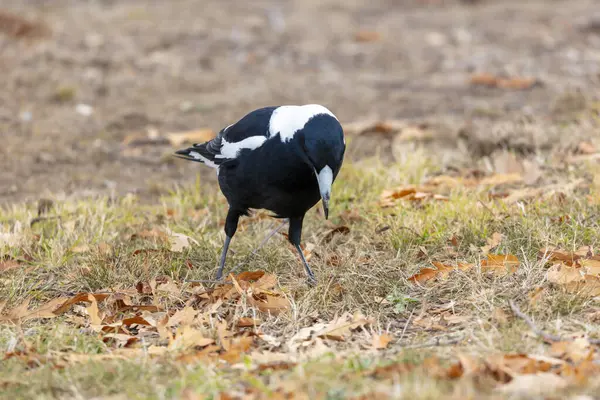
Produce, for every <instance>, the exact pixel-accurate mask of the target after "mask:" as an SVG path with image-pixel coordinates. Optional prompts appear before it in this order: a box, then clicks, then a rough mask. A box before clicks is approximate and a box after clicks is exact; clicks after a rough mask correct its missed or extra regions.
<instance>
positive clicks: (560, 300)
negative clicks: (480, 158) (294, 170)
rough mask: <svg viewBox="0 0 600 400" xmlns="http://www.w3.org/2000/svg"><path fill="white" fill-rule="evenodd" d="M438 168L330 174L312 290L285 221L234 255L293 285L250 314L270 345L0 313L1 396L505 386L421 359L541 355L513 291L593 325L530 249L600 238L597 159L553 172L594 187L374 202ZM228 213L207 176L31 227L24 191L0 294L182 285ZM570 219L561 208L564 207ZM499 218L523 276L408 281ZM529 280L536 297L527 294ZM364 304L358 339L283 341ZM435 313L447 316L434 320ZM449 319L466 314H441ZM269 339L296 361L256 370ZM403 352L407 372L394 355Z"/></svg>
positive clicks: (300, 393) (210, 261) (481, 237)
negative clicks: (365, 319)
mask: <svg viewBox="0 0 600 400" xmlns="http://www.w3.org/2000/svg"><path fill="white" fill-rule="evenodd" d="M439 172H440V167H439V166H436V164H435V160H433V159H430V158H428V157H427V156H426V155H425V153H423V152H421V153H416V154H414V156H413V157H409V158H408V159H407V160H405V161H404V162H403V163H399V164H394V165H387V166H383V165H381V164H380V163H378V162H376V161H373V160H364V161H361V162H357V163H348V164H346V165H345V167H344V169H343V171H342V173H341V175H340V177H339V180H338V181H337V182H336V184H335V185H334V193H333V200H332V205H333V208H332V210H331V215H332V218H331V220H330V221H328V222H325V221H324V220H323V218H322V216H321V215H320V212H319V210H318V209H317V207H315V209H313V210H311V212H309V214H308V216H307V220H306V225H305V228H304V238H303V241H304V243H307V244H310V245H311V246H309V247H310V248H312V260H311V263H312V266H313V269H314V271H315V273H316V275H317V276H318V278H319V285H318V286H317V287H315V288H310V287H307V285H306V282H305V277H304V272H303V269H302V267H301V265H300V263H299V261H298V260H297V258H296V256H295V255H294V253H293V252H292V251H291V249H290V246H289V245H287V243H286V241H285V238H283V237H282V236H275V237H274V238H273V239H272V240H271V241H270V242H269V243H268V244H267V245H266V246H264V247H263V248H262V249H260V250H259V251H258V252H257V254H256V255H255V256H253V257H251V258H250V259H249V262H247V263H246V264H244V265H243V266H242V268H241V270H256V269H261V270H265V271H267V272H269V273H273V274H275V275H277V277H278V280H279V285H280V287H281V289H282V290H283V291H284V292H285V293H286V294H287V295H288V296H289V297H290V298H291V299H292V300H291V304H292V306H291V309H290V310H289V311H286V312H284V313H282V314H281V315H279V316H277V317H274V316H267V315H261V326H260V329H261V331H263V332H266V333H268V334H270V335H272V336H274V337H276V338H278V340H280V341H282V342H283V345H282V347H281V348H280V350H274V351H271V350H270V349H268V348H267V347H264V346H263V347H261V348H260V349H259V350H258V353H248V354H247V355H245V356H243V357H242V359H241V360H240V361H239V362H237V363H234V364H233V365H232V364H227V363H223V362H221V363H214V364H211V363H204V362H181V359H179V358H177V357H176V355H174V354H170V353H166V354H164V355H162V356H160V357H158V358H156V357H153V358H150V357H149V356H148V355H147V354H146V355H144V354H143V353H135V355H132V356H127V357H117V356H118V354H120V353H119V351H118V349H115V347H114V346H111V344H110V343H107V342H106V341H104V340H103V337H102V336H101V335H99V334H98V332H96V331H93V330H90V329H87V328H85V326H86V324H83V326H84V327H81V326H80V325H78V324H77V323H74V321H75V320H76V318H79V319H82V318H83V317H85V313H84V314H83V317H82V315H81V312H80V313H79V314H80V315H79V316H78V315H71V314H68V315H64V316H61V317H57V318H54V319H49V320H43V319H34V320H30V321H26V322H23V323H6V324H4V325H2V326H0V349H3V350H5V351H6V352H7V354H8V353H9V352H13V353H14V352H15V351H22V352H23V354H25V353H26V354H27V356H23V357H12V358H8V359H5V360H4V361H3V362H2V363H0V388H2V391H1V393H2V394H0V396H1V397H4V398H57V397H58V398H91V397H111V398H113V397H114V398H157V399H162V398H204V397H206V398H219V396H224V395H223V393H228V395H230V396H232V397H233V398H236V397H241V396H243V395H246V396H255V397H273V398H276V396H279V397H280V398H291V397H289V396H291V395H290V393H292V394H295V396H296V397H299V398H313V397H318V398H327V399H337V398H348V397H353V398H354V397H356V398H359V397H360V396H364V398H371V397H373V398H376V397H379V398H381V396H383V395H384V394H385V395H386V396H388V397H391V398H419V399H428V398H431V399H435V398H440V397H455V398H485V397H490V398H492V397H498V396H503V395H502V394H500V393H499V392H497V390H496V388H497V384H495V383H489V382H485V380H483V381H482V380H478V379H457V380H448V379H439V377H436V376H432V373H431V370H432V367H428V365H430V364H428V363H431V362H432V361H431V360H433V359H435V360H439V361H436V362H435V364H431V365H434V366H435V368H442V367H441V366H447V365H450V363H452V362H454V361H455V360H456V357H457V356H458V355H459V354H471V355H478V356H480V357H486V356H488V355H491V354H496V353H514V352H517V353H540V354H542V353H545V352H547V348H548V346H547V345H545V344H543V342H542V341H541V340H540V339H538V338H536V337H533V336H532V335H531V334H528V332H529V329H528V327H527V326H526V325H525V323H524V322H523V321H521V320H519V319H515V318H513V317H512V315H511V312H510V308H509V307H508V303H507V302H508V300H510V299H513V300H515V301H517V303H518V304H520V306H521V307H522V309H523V310H524V311H526V312H527V313H528V315H530V316H531V318H532V319H533V320H534V321H535V323H536V324H537V325H538V326H539V327H540V328H543V329H545V330H547V331H548V332H552V333H557V334H562V335H569V334H574V335H587V336H590V337H596V338H597V337H600V329H599V328H598V326H597V324H596V323H595V322H594V321H595V320H594V318H595V317H594V313H596V314H597V313H598V310H599V305H598V302H597V300H596V299H594V298H590V297H585V296H582V295H578V294H577V293H570V292H566V291H565V290H564V289H563V288H562V287H559V286H556V285H552V284H550V283H549V282H548V281H547V280H546V277H545V268H546V265H545V264H546V263H545V262H544V260H540V259H539V257H538V251H539V250H540V249H541V248H544V247H549V246H560V247H562V248H565V249H568V250H575V249H577V248H579V247H580V246H592V248H597V246H598V242H599V241H600V229H598V228H599V227H598V222H597V218H596V217H597V215H598V213H599V211H600V202H598V201H597V198H598V197H597V194H598V192H597V190H598V189H597V188H596V187H595V186H594V184H593V182H594V177H596V176H598V172H599V170H598V168H597V167H596V166H594V165H583V166H569V167H568V168H564V169H562V170H561V171H560V173H558V174H556V173H555V174H553V175H552V176H546V177H545V179H546V178H547V179H550V178H551V179H552V181H558V182H565V185H566V184H567V183H568V182H570V181H572V180H573V179H575V178H578V177H583V178H584V179H585V180H586V182H588V184H587V185H586V186H585V188H583V189H578V190H575V191H572V190H566V193H565V194H564V195H554V196H550V197H545V198H542V197H539V198H535V199H533V200H532V201H528V202H522V203H521V204H519V205H514V204H505V203H504V202H503V201H502V200H499V199H496V200H494V199H492V200H490V199H489V196H488V188H481V187H475V188H466V187H461V186H457V187H454V188H452V189H451V190H450V191H449V200H448V201H439V202H437V201H424V202H422V203H420V202H410V201H400V202H399V203H398V205H397V206H395V207H392V208H382V207H381V206H380V205H379V202H378V201H379V195H380V194H381V192H382V191H383V190H384V189H389V188H393V187H395V186H398V185H404V184H420V183H423V182H424V181H426V180H427V179H428V178H429V177H431V176H432V175H434V174H436V173H439ZM513 189H514V188H512V187H506V188H503V190H506V191H511V190H513ZM225 212H226V204H225V202H224V199H223V198H222V196H221V195H220V194H219V193H218V192H217V191H216V188H213V187H211V186H209V185H205V184H204V183H203V182H202V181H201V180H200V179H198V180H197V182H196V185H194V186H191V187H188V188H179V189H177V190H175V191H174V192H173V193H171V194H169V195H167V196H165V197H164V198H162V199H161V201H160V202H158V203H156V204H150V205H147V204H143V203H142V202H140V201H139V199H137V198H136V197H135V196H133V195H128V196H125V197H124V198H116V199H111V198H94V199H83V200H68V201H62V202H57V203H56V204H54V206H53V208H52V209H51V210H50V211H49V213H48V214H47V215H45V217H46V219H42V220H40V221H39V222H36V223H34V224H33V226H30V221H32V220H33V219H34V218H36V217H37V210H36V209H35V208H34V207H32V206H30V205H25V204H18V205H14V206H12V207H10V208H8V209H3V210H0V228H1V229H2V232H4V235H3V236H0V237H3V238H5V241H6V242H7V243H8V242H10V244H4V245H3V246H1V247H0V260H2V259H4V260H9V259H10V260H12V259H15V260H21V261H20V265H19V266H18V267H17V268H13V269H10V270H7V271H5V272H2V275H1V276H0V300H2V302H6V304H5V307H4V308H5V310H9V309H12V308H14V307H16V306H18V305H19V304H21V303H23V301H25V300H26V299H31V304H41V303H43V302H45V301H49V300H51V299H53V298H56V297H59V296H65V295H67V296H69V295H73V294H75V293H78V292H98V291H119V290H126V289H129V288H133V287H135V286H136V284H137V283H138V282H145V281H146V282H147V281H151V280H152V279H156V278H157V277H160V276H167V277H169V278H170V279H171V280H173V281H174V282H178V284H180V285H182V287H190V288H191V286H189V285H190V284H187V283H184V282H185V281H187V280H191V279H212V277H213V275H214V273H215V269H216V260H217V258H218V255H219V253H220V249H221V245H222V241H223V237H224V234H223V233H222V225H223V220H224V217H225ZM261 215H262V214H258V215H257V216H256V217H253V218H251V219H249V221H246V222H244V223H243V225H242V226H241V227H240V229H239V230H238V233H237V234H236V236H235V238H234V240H233V242H232V250H233V251H232V252H231V253H230V258H229V259H228V263H227V268H228V269H231V268H233V266H235V265H237V264H238V263H240V262H242V261H244V260H246V259H247V256H248V254H250V253H251V252H252V250H253V249H255V248H256V247H257V246H258V244H259V243H260V241H261V240H262V237H263V236H264V235H265V234H266V233H267V232H268V231H269V229H270V227H271V225H272V223H273V221H272V220H271V219H270V218H263V217H261ZM564 216H570V217H569V218H567V217H565V218H560V217H564ZM340 225H344V226H347V227H349V228H350V231H349V233H347V234H334V235H331V234H330V231H331V230H332V228H334V227H336V226H340ZM155 228H160V229H170V230H171V231H174V232H178V233H182V234H185V235H188V236H190V237H192V238H194V239H195V240H196V241H197V244H195V245H193V246H191V247H189V248H187V249H185V250H184V251H183V252H172V251H170V250H169V245H168V244H165V243H164V242H162V241H160V240H155V239H152V238H145V237H137V238H133V239H132V235H134V234H138V236H141V235H140V233H141V232H144V231H150V230H152V229H155ZM494 232H500V233H501V234H503V235H504V240H503V241H502V242H501V244H500V245H499V246H498V247H497V248H495V249H493V251H492V252H493V253H499V254H514V255H516V256H517V257H518V258H519V260H520V262H521V265H520V267H519V269H518V270H517V272H516V273H514V274H509V275H506V276H495V275H492V276H490V275H489V274H486V273H483V272H481V271H480V270H479V269H478V268H475V269H472V270H469V271H464V272H462V271H458V272H455V273H453V274H451V275H450V277H449V278H448V279H446V280H440V281H436V282H433V283H431V284H427V285H425V286H419V285H414V284H412V283H411V282H409V281H408V278H409V277H410V276H411V275H413V274H415V273H416V272H418V271H419V270H420V269H421V268H424V267H429V266H430V265H431V262H432V261H440V262H444V263H447V264H456V263H458V262H468V263H475V264H477V265H479V264H480V262H481V260H482V259H483V258H485V255H484V254H483V253H482V251H481V246H483V245H485V244H486V240H487V239H488V238H489V237H490V236H491V235H492V234H493V233H494ZM0 243H1V242H0ZM186 285H188V286H186ZM534 294H537V297H536V301H535V302H534V301H530V300H529V299H530V298H531V296H533V295H534ZM160 301H161V302H162V304H163V305H165V306H166V307H167V308H170V309H180V308H182V307H183V304H184V303H185V302H186V301H187V299H183V298H180V297H177V296H168V295H166V296H164V298H161V299H160ZM79 307H81V306H79ZM357 310H360V311H361V312H362V313H363V314H364V315H367V316H369V317H370V318H371V320H372V323H371V324H370V325H369V326H368V327H365V328H364V330H363V331H362V332H360V333H357V334H356V335H357V336H356V338H355V339H352V340H347V341H346V342H340V343H337V342H332V341H329V340H325V341H323V344H324V346H325V347H324V348H321V350H319V351H317V350H316V349H311V350H310V351H308V352H307V353H306V354H286V351H285V350H281V349H285V346H286V345H285V343H287V341H289V340H290V338H291V337H292V336H293V335H294V334H295V333H296V332H298V330H299V329H301V328H303V327H306V326H312V325H313V324H315V323H316V322H317V321H330V320H332V319H333V318H335V317H336V316H339V315H341V314H343V313H344V312H355V311H357ZM440 310H442V311H440ZM79 311H81V309H79ZM77 312H78V311H77V309H76V310H75V311H74V313H75V314H77ZM235 313H237V314H239V315H241V314H244V313H245V314H244V315H247V316H251V315H256V311H253V310H252V309H251V308H249V307H247V306H244V307H238V308H236V309H235ZM440 315H445V317H444V319H443V320H440V319H439V316H440ZM454 316H456V317H460V318H457V319H456V322H452V321H450V320H446V319H447V318H452V317H454ZM440 321H441V322H440ZM210 332H212V334H214V332H215V330H214V329H213V330H212V331H210ZM385 332H387V333H389V334H390V335H391V336H392V337H393V341H392V343H391V344H390V345H389V346H388V347H387V348H386V349H383V350H373V349H371V348H369V347H370V342H369V338H371V337H372V335H374V334H382V333H385ZM68 354H77V355H89V360H86V359H81V358H78V359H77V360H73V359H70V358H69V357H68ZM274 354H278V355H281V357H288V358H287V359H289V360H293V365H291V364H290V365H288V366H287V367H285V368H281V369H276V368H266V369H264V370H261V369H260V368H259V367H258V366H259V365H260V364H261V362H270V361H272V360H271V358H273V359H274V357H275V355H274ZM104 356H106V357H104ZM109 356H110V357H109ZM113 356H114V357H113ZM103 357H104V358H103ZM261 357H262V359H261ZM432 357H433V358H432ZM409 364H410V365H414V366H416V367H415V368H416V369H411V370H410V371H404V370H402V368H401V366H403V365H409ZM390 366H391V367H390ZM419 366H422V367H419ZM386 368H388V369H386ZM435 368H433V369H435ZM385 371H387V372H385ZM597 376H598V375H596V376H595V377H592V378H590V379H588V380H586V381H585V382H584V383H582V384H580V385H570V386H569V387H568V388H567V389H565V391H564V392H561V393H562V394H561V395H567V394H570V393H579V394H585V393H588V394H592V393H596V390H598V389H599V388H600V380H599V379H598V378H597ZM556 395H558V394H556ZM286 396H287V397H286ZM221 398H228V397H221Z"/></svg>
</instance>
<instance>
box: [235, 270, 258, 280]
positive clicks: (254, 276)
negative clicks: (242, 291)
mask: <svg viewBox="0 0 600 400" xmlns="http://www.w3.org/2000/svg"><path fill="white" fill-rule="evenodd" d="M264 274H265V271H244V272H242V273H240V274H238V275H237V276H236V277H235V279H236V280H237V281H238V282H241V281H246V282H251V281H257V280H259V279H260V278H261V277H262V276H263V275H264Z"/></svg>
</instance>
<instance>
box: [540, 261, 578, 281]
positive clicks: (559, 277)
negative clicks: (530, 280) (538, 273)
mask: <svg viewBox="0 0 600 400" xmlns="http://www.w3.org/2000/svg"><path fill="white" fill-rule="evenodd" d="M584 275H585V274H584V271H583V270H582V269H581V268H576V267H570V266H568V265H565V264H563V263H556V264H554V265H553V266H551V267H550V268H548V271H547V272H546V278H547V279H548V282H551V283H556V284H559V285H567V284H569V283H572V282H582V281H584V280H585V278H584Z"/></svg>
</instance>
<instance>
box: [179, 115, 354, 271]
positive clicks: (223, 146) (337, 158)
mask: <svg viewBox="0 0 600 400" xmlns="http://www.w3.org/2000/svg"><path fill="white" fill-rule="evenodd" d="M345 150H346V141H345V139H344V131H343V129H342V126H341V125H340V123H339V122H338V119H337V118H336V116H335V115H333V113H332V112H331V111H329V110H328V109H327V108H325V107H323V106H321V105H318V104H308V105H303V106H279V107H265V108H260V109H258V110H255V111H252V112H250V113H249V114H247V115H246V116H244V117H243V118H242V119H240V120H239V121H238V122H236V123H234V124H232V125H229V126H228V127H226V128H224V129H222V130H221V131H220V132H219V133H218V134H217V136H216V137H215V138H214V139H212V140H210V141H208V142H206V143H201V144H194V145H193V146H192V147H189V148H187V149H183V150H179V151H177V152H176V153H175V155H176V156H178V157H180V158H184V159H186V160H191V161H197V162H201V163H204V164H206V165H208V166H210V167H213V168H215V169H216V170H217V176H218V181H219V186H220V188H221V191H222V192H223V194H224V195H225V197H226V198H227V202H228V203H229V211H228V213H227V218H226V220H225V234H226V238H225V244H224V246H223V252H222V253H221V261H220V264H219V270H218V272H217V280H220V279H221V276H222V274H223V267H224V266H225V259H226V257H227V250H228V249H229V243H230V242H231V238H232V237H233V235H234V234H235V231H236V230H237V225H238V221H239V219H240V216H243V215H248V212H249V210H250V209H266V210H269V211H272V212H273V213H274V214H275V215H274V216H275V217H278V218H287V219H289V224H290V225H289V235H288V238H289V241H290V242H291V243H292V244H293V245H294V247H295V248H296V249H297V251H298V253H299V254H300V259H301V260H302V263H303V264H304V268H305V269H306V273H307V274H308V279H309V282H311V283H316V279H315V276H314V274H313V272H312V271H311V269H310V266H309V265H308V263H307V262H306V259H305V257H304V254H303V253H302V249H301V248H300V238H301V235H302V222H303V220H304V215H305V214H306V212H307V211H308V210H309V209H310V208H311V207H313V206H314V205H315V204H317V202H318V201H319V200H322V202H323V211H324V213H325V218H326V219H327V218H328V215H329V199H330V196H331V185H332V183H333V181H334V180H335V178H336V176H337V175H338V172H339V171H340V168H341V166H342V161H343V159H344V152H345Z"/></svg>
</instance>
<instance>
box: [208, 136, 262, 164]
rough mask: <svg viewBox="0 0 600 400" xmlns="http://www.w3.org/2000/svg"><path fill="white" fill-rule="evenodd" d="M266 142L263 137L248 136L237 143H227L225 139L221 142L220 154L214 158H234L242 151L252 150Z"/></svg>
mask: <svg viewBox="0 0 600 400" xmlns="http://www.w3.org/2000/svg"><path fill="white" fill-rule="evenodd" d="M266 140H267V138H266V137H264V136H250V137H248V138H246V139H244V140H240V141H239V142H231V143H230V142H228V141H227V140H225V139H222V141H221V150H220V153H221V154H218V155H216V156H215V158H229V159H232V158H236V157H237V156H238V154H239V153H240V151H242V150H243V149H250V150H254V149H256V148H258V147H260V146H262V144H263V143H264V142H265V141H266Z"/></svg>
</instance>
